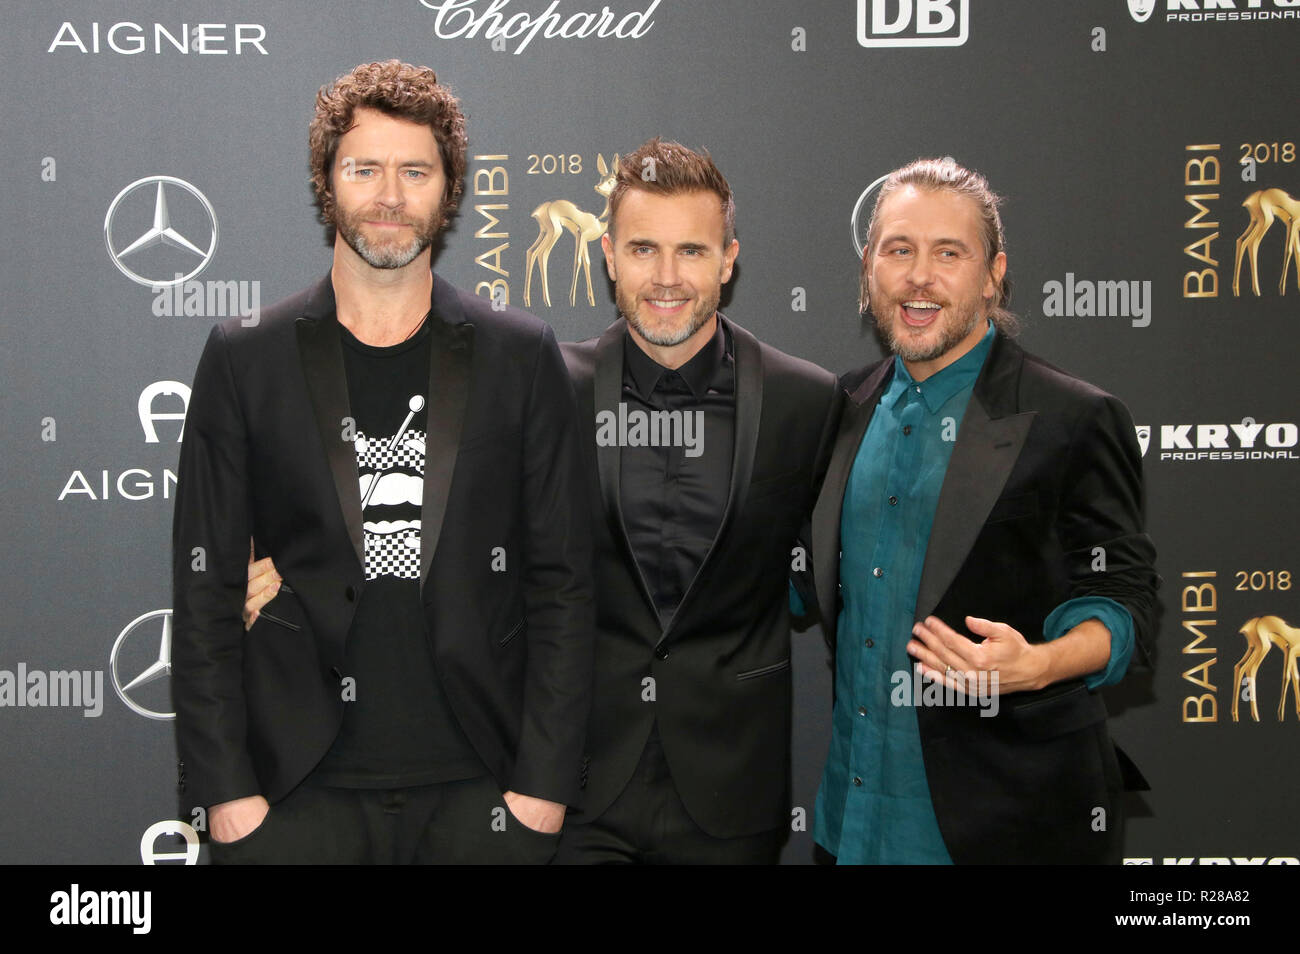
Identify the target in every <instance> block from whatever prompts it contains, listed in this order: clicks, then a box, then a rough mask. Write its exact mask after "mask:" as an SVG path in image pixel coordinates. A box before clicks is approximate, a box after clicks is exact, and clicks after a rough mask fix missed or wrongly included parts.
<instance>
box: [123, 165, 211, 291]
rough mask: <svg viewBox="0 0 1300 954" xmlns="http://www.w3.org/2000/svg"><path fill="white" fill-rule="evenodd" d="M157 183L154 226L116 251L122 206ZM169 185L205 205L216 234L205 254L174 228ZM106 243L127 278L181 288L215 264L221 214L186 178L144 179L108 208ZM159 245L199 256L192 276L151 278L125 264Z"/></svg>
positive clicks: (155, 285) (190, 273) (145, 283)
mask: <svg viewBox="0 0 1300 954" xmlns="http://www.w3.org/2000/svg"><path fill="white" fill-rule="evenodd" d="M154 183H157V190H156V192H155V194H154V204H153V225H152V226H150V227H149V228H148V229H146V230H145V231H144V232H143V233H142V234H141V235H140V236H139V237H137V238H136V239H134V240H133V241H131V242H130V243H129V244H127V245H126V246H125V247H123V248H120V249H119V248H116V247H115V245H114V242H113V217H114V216H115V215H116V214H117V213H118V212H119V211H120V210H121V207H122V203H123V201H124V200H126V199H127V198H128V197H130V196H131V195H132V194H133V193H135V192H137V191H139V190H140V189H143V188H145V187H147V186H149V185H151V184H154ZM167 184H170V185H173V186H178V187H180V188H182V189H184V190H186V191H187V192H189V193H190V194H191V195H193V196H194V197H195V198H196V199H198V200H199V203H200V204H201V205H202V206H203V210H204V212H205V213H206V214H207V218H208V226H209V228H210V229H211V231H212V238H211V239H209V241H208V247H207V250H206V251H205V250H204V249H202V248H200V247H199V246H198V245H195V244H194V243H193V242H191V241H190V240H189V239H188V238H186V237H185V236H184V235H182V234H181V233H180V232H179V231H177V230H176V229H174V228H172V222H171V215H170V213H169V212H168V210H167V191H166V188H165V186H166V185H167ZM104 242H105V244H107V246H108V256H109V258H111V259H112V260H113V264H114V265H116V266H117V269H118V271H120V272H121V273H122V274H123V275H125V276H126V277H127V278H129V279H131V281H133V282H137V283H139V284H141V285H148V286H149V287H151V288H165V287H170V286H172V285H179V284H180V283H181V282H185V281H188V280H189V279H191V278H193V277H194V276H195V275H197V274H198V273H199V272H201V271H203V269H204V268H206V267H207V264H208V262H210V261H212V256H213V255H214V254H215V253H216V251H217V213H216V210H214V209H213V208H212V203H211V202H209V201H208V197H207V196H205V195H204V194H203V193H202V192H200V191H199V190H198V189H197V188H195V187H194V186H192V185H190V183H188V182H186V181H185V180H184V179H177V178H176V177H175V176H145V177H144V178H143V179H137V180H135V182H132V183H131V184H130V185H129V186H127V187H126V188H125V189H123V190H122V191H121V192H119V193H118V194H117V197H116V198H114V199H113V201H112V202H111V203H109V206H108V214H106V215H105V216H104ZM157 245H165V246H168V247H169V248H175V249H180V250H181V251H183V252H189V253H191V254H193V255H197V256H198V257H199V263H198V265H196V266H195V267H194V268H193V269H191V270H190V271H189V272H188V273H186V274H184V275H181V276H180V277H179V278H178V277H176V272H177V270H175V269H174V270H173V271H172V273H171V274H170V275H166V276H163V277H159V278H149V277H148V276H146V275H142V274H141V273H140V272H138V271H135V270H134V269H132V268H130V267H129V266H127V265H125V264H123V262H122V259H124V258H126V257H127V256H128V255H134V254H135V253H136V252H140V251H142V250H144V249H147V248H153V247H154V246H157Z"/></svg>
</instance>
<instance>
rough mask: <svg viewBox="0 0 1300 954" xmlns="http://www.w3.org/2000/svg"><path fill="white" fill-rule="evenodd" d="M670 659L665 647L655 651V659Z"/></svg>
mask: <svg viewBox="0 0 1300 954" xmlns="http://www.w3.org/2000/svg"><path fill="white" fill-rule="evenodd" d="M667 658H668V650H667V649H666V648H664V647H663V646H659V647H658V648H656V649H655V659H659V660H663V659H667Z"/></svg>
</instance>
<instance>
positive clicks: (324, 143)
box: [308, 60, 468, 240]
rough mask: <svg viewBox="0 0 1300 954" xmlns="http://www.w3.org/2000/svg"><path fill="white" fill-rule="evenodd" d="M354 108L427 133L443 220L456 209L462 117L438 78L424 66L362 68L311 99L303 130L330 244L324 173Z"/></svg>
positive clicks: (463, 144)
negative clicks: (437, 167) (439, 176)
mask: <svg viewBox="0 0 1300 954" xmlns="http://www.w3.org/2000/svg"><path fill="white" fill-rule="evenodd" d="M358 107H366V108H369V109H377V110H379V111H380V112H382V113H386V114H387V115H389V116H394V117H397V118H398V119H407V120H410V121H411V122H415V123H420V124H421V125H424V126H428V127H429V128H430V129H432V130H433V135H434V138H436V139H437V140H438V153H439V154H440V156H441V157H442V170H443V175H444V176H445V177H446V180H447V181H446V185H445V187H444V191H443V200H442V213H443V217H444V219H445V218H446V217H448V216H450V215H451V214H452V213H453V212H455V210H456V205H457V200H459V198H460V194H461V189H462V186H463V182H462V180H463V179H464V178H465V155H466V152H467V151H468V140H467V138H466V136H465V114H464V113H462V112H461V109H460V103H459V101H457V99H456V97H455V96H454V95H452V92H451V89H450V88H449V87H447V86H443V85H440V84H439V83H438V76H437V74H435V73H434V71H433V70H431V69H429V68H428V67H424V66H412V65H411V64H410V63H402V62H400V61H399V60H385V61H384V62H382V63H363V64H362V65H361V66H358V67H357V68H356V69H354V70H352V71H351V72H349V73H345V74H343V75H342V76H340V77H339V78H338V79H336V80H335V81H334V82H333V83H330V84H329V85H328V86H322V87H321V88H320V91H319V92H318V93H317V94H316V114H315V115H314V116H313V117H312V120H311V126H310V127H309V129H308V144H309V146H310V148H311V160H310V161H311V185H312V189H313V190H315V193H316V208H317V210H318V211H319V213H320V220H321V222H322V223H323V224H324V225H325V226H327V228H328V231H329V233H330V235H329V237H330V239H331V240H332V239H333V232H334V228H333V222H334V211H335V209H334V192H333V190H332V188H331V185H330V174H331V172H332V171H333V168H334V157H335V155H336V153H337V152H338V147H339V139H341V138H342V136H343V134H344V133H346V132H347V131H348V130H349V129H351V128H352V124H353V123H352V118H353V114H354V113H355V111H356V109H357V108H358Z"/></svg>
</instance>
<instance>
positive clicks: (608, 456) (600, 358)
mask: <svg viewBox="0 0 1300 954" xmlns="http://www.w3.org/2000/svg"><path fill="white" fill-rule="evenodd" d="M626 337H627V322H625V321H624V320H623V319H622V318H620V319H619V320H618V321H616V322H614V323H613V324H612V325H610V326H609V327H608V328H607V329H606V330H605V333H604V334H603V335H601V336H600V340H599V341H598V342H596V355H595V360H596V368H595V374H594V377H593V380H592V404H593V408H592V418H591V419H592V421H593V422H594V421H595V415H596V414H598V413H599V412H601V411H612V412H613V413H614V414H617V413H618V405H619V402H620V401H621V400H622V399H623V341H624V339H625V338H626ZM593 426H594V425H593ZM622 455H623V449H622V448H621V447H619V446H618V442H617V441H615V442H613V443H612V444H609V445H606V446H602V445H600V444H597V445H596V471H597V476H598V477H599V479H600V496H601V500H602V501H603V503H604V510H605V519H606V520H607V521H609V528H610V533H611V534H613V536H614V540H615V541H616V542H617V544H618V546H619V547H620V548H622V550H623V557H624V559H625V560H627V563H628V566H630V567H631V568H632V573H633V575H634V576H635V577H636V582H637V586H638V587H639V588H640V590H641V595H642V597H644V598H645V601H646V605H647V606H649V607H650V612H651V613H652V614H653V615H654V618H655V619H658V618H659V610H658V609H657V608H656V607H655V601H654V597H653V596H652V595H651V593H650V586H649V584H648V583H646V579H645V574H643V573H642V572H641V566H640V564H639V563H637V559H636V555H635V554H634V553H633V552H632V544H631V543H629V542H628V539H627V525H626V524H625V523H624V522H623V504H622V496H621V494H620V493H619V481H620V480H621V479H622V461H623V456H622Z"/></svg>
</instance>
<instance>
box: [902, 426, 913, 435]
mask: <svg viewBox="0 0 1300 954" xmlns="http://www.w3.org/2000/svg"><path fill="white" fill-rule="evenodd" d="M911 433H912V425H911V424H904V425H903V436H904V437H906V436H907V435H908V434H911Z"/></svg>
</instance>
